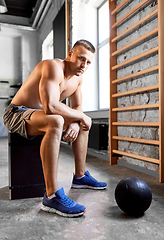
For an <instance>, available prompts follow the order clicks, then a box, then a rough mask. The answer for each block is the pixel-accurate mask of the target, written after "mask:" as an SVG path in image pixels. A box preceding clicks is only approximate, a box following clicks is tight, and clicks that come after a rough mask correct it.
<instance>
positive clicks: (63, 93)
mask: <svg viewBox="0 0 164 240" xmlns="http://www.w3.org/2000/svg"><path fill="white" fill-rule="evenodd" d="M78 84H79V83H78V81H75V80H71V81H69V82H64V81H63V82H62V83H61V84H60V101H62V100H64V99H65V98H67V97H70V96H71V95H72V94H73V93H74V92H75V91H76V90H77V87H78Z"/></svg>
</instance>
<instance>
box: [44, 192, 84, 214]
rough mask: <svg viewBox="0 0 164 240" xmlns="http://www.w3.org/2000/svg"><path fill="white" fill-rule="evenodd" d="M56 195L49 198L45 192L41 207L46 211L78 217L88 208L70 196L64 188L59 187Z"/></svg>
mask: <svg viewBox="0 0 164 240" xmlns="http://www.w3.org/2000/svg"><path fill="white" fill-rule="evenodd" d="M55 195H56V197H53V198H52V199H48V198H47V196H46V193H45V194H44V198H43V202H42V205H41V209H42V210H43V211H46V212H51V213H56V214H58V215H61V216H63V217H78V216H81V215H83V214H84V213H85V212H86V208H85V207H84V206H82V205H80V204H77V203H76V202H74V201H72V200H71V199H70V198H68V197H67V196H66V195H65V193H64V189H63V188H59V189H58V190H57V191H56V193H55Z"/></svg>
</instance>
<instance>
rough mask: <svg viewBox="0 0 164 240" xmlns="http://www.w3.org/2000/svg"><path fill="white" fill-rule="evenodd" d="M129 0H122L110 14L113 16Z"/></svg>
mask: <svg viewBox="0 0 164 240" xmlns="http://www.w3.org/2000/svg"><path fill="white" fill-rule="evenodd" d="M129 1H130V0H124V1H123V2H122V3H121V4H119V5H118V6H117V7H116V8H115V9H114V10H113V11H112V12H111V14H112V15H114V14H115V13H116V12H117V11H118V10H120V9H121V8H122V7H123V6H124V5H125V4H126V3H128V2H129Z"/></svg>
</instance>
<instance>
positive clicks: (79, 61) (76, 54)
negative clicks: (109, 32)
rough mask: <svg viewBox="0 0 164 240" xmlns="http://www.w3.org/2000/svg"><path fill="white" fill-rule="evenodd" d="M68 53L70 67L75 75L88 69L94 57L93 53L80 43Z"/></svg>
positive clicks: (79, 74)
mask: <svg viewBox="0 0 164 240" xmlns="http://www.w3.org/2000/svg"><path fill="white" fill-rule="evenodd" d="M69 54H70V68H71V70H72V71H73V73H74V75H76V76H81V75H82V74H83V73H84V72H85V71H86V70H87V69H88V67H89V65H90V64H91V62H92V60H93V57H94V53H92V52H91V51H89V50H87V49H86V48H85V47H83V46H82V45H80V46H77V47H75V48H74V49H73V50H72V51H71V52H70V53H69Z"/></svg>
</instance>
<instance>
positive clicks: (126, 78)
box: [112, 66, 159, 83]
mask: <svg viewBox="0 0 164 240" xmlns="http://www.w3.org/2000/svg"><path fill="white" fill-rule="evenodd" d="M158 69H159V66H155V67H152V68H148V69H145V70H143V71H140V72H137V73H133V74H131V75H128V76H125V77H122V78H118V79H115V80H113V81H112V83H119V82H123V81H125V80H128V79H132V78H135V77H138V76H140V75H143V74H148V73H151V72H154V71H156V70H158Z"/></svg>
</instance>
